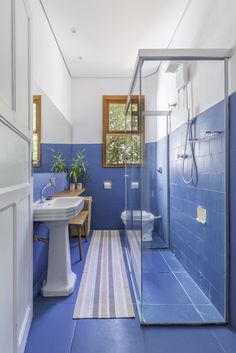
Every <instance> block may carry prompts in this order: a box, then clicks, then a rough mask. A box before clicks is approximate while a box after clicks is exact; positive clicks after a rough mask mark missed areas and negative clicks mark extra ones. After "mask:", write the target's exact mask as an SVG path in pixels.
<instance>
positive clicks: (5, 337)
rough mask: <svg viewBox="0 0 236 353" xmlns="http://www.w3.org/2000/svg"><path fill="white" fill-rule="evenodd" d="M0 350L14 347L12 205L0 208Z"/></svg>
mask: <svg viewBox="0 0 236 353" xmlns="http://www.w3.org/2000/svg"><path fill="white" fill-rule="evenodd" d="M0 224H1V229H0V249H1V256H0V280H1V290H0V308H1V314H0V333H1V334H0V352H4V353H5V352H7V353H8V352H9V353H12V352H13V349H14V322H15V320H14V296H13V293H14V251H13V247H14V207H13V205H10V206H8V207H7V208H4V209H0Z"/></svg>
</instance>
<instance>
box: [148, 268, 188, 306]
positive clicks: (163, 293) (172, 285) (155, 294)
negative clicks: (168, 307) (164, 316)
mask: <svg viewBox="0 0 236 353" xmlns="http://www.w3.org/2000/svg"><path fill="white" fill-rule="evenodd" d="M143 301H144V303H145V304H146V303H147V304H175V305H176V304H191V301H190V299H189V298H188V296H187V295H186V293H185V291H184V290H183V288H182V287H181V285H180V284H179V282H178V281H177V279H176V278H175V277H174V275H173V274H172V273H157V274H156V273H150V272H148V273H146V274H145V276H144V278H143Z"/></svg>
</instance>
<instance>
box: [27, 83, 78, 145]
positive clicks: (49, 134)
mask: <svg viewBox="0 0 236 353" xmlns="http://www.w3.org/2000/svg"><path fill="white" fill-rule="evenodd" d="M33 94H34V95H41V142H42V143H60V144H70V143H71V131H72V128H71V123H70V122H69V121H68V120H67V119H66V118H65V117H64V115H63V114H62V113H61V112H60V110H59V109H58V108H57V107H56V106H55V104H53V102H52V101H51V100H50V99H49V97H48V96H47V95H46V94H45V93H44V92H43V91H42V90H41V89H40V87H38V86H37V85H36V84H35V83H34V85H33Z"/></svg>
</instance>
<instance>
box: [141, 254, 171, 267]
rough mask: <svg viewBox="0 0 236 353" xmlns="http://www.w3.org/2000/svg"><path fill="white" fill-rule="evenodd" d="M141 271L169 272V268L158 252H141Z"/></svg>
mask: <svg viewBox="0 0 236 353" xmlns="http://www.w3.org/2000/svg"><path fill="white" fill-rule="evenodd" d="M142 269H143V272H170V269H169V267H168V266H167V264H166V262H165V261H164V259H163V258H162V256H161V254H160V252H159V251H158V250H152V251H149V250H148V251H144V252H143V255H142Z"/></svg>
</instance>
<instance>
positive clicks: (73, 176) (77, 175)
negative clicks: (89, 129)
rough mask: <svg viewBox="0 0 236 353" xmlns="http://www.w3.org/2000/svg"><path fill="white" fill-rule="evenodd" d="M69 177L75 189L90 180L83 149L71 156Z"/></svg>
mask: <svg viewBox="0 0 236 353" xmlns="http://www.w3.org/2000/svg"><path fill="white" fill-rule="evenodd" d="M69 178H70V180H71V182H72V183H74V184H75V188H76V189H77V188H79V189H81V188H82V186H83V185H84V184H86V183H87V182H88V181H90V176H89V175H88V171H87V162H86V161H85V154H84V150H82V151H79V152H77V153H76V156H75V157H74V158H73V160H72V163H71V165H70V168H69ZM78 181H79V183H78Z"/></svg>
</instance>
